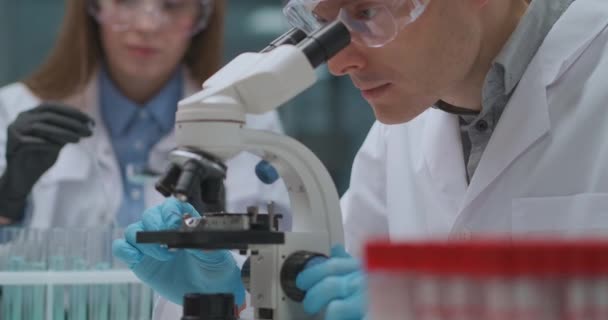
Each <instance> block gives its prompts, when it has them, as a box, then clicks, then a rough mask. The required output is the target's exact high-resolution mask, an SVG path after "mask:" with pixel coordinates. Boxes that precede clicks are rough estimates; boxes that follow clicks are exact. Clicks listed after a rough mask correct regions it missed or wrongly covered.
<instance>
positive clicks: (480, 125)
mask: <svg viewBox="0 0 608 320" xmlns="http://www.w3.org/2000/svg"><path fill="white" fill-rule="evenodd" d="M489 127H490V126H489V125H488V122H487V121H485V120H479V121H478V122H477V123H476V124H475V128H476V129H477V131H479V132H485V131H486V130H488V128H489Z"/></svg>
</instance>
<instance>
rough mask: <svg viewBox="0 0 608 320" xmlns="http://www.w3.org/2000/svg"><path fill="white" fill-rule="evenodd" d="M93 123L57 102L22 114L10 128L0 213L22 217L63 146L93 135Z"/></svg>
mask: <svg viewBox="0 0 608 320" xmlns="http://www.w3.org/2000/svg"><path fill="white" fill-rule="evenodd" d="M93 124H94V122H93V120H92V119H91V118H89V116H87V115H86V114H84V113H82V112H81V111H79V110H77V109H75V108H72V107H68V106H62V105H56V104H44V103H43V104H41V105H40V106H38V107H36V108H34V109H31V110H28V111H25V112H22V113H20V114H19V116H17V119H16V120H15V121H14V122H13V123H11V124H10V125H9V126H8V129H7V143H6V169H5V171H4V174H3V175H2V177H0V216H2V217H6V218H8V219H10V220H12V221H19V220H21V218H23V213H24V209H25V203H26V199H27V196H28V195H29V193H30V192H31V191H32V188H33V187H34V184H35V183H36V182H37V181H38V179H39V178H40V176H42V175H43V174H44V173H45V172H46V171H47V170H48V169H49V168H50V167H51V166H53V164H55V161H57V157H58V156H59V151H61V148H63V146H65V145H66V144H67V143H76V142H78V141H79V140H80V139H81V138H83V137H89V136H91V135H92V134H93V132H92V127H93Z"/></svg>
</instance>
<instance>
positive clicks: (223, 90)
mask: <svg viewBox="0 0 608 320" xmlns="http://www.w3.org/2000/svg"><path fill="white" fill-rule="evenodd" d="M349 43H350V35H349V31H348V30H347V29H346V27H345V26H344V25H343V24H342V23H340V22H339V21H336V22H334V23H331V24H328V25H326V26H325V27H323V28H321V29H319V30H318V31H317V32H314V33H312V34H310V35H306V34H305V33H303V32H302V31H300V30H297V29H292V30H290V31H289V32H287V33H285V34H284V35H282V36H281V37H279V38H277V39H276V40H275V41H273V42H272V43H271V44H270V45H269V46H268V47H267V48H265V49H264V50H262V51H261V52H259V53H244V54H241V55H239V56H238V57H236V58H235V59H234V60H232V61H231V62H230V63H228V64H227V65H226V66H225V67H224V68H222V69H221V70H219V71H218V72H217V73H216V74H215V75H213V76H212V77H211V78H209V79H208V80H207V81H206V82H205V83H204V84H203V89H202V91H200V92H198V93H196V94H194V95H192V96H190V97H188V98H185V99H184V100H182V101H180V102H179V107H178V111H177V116H176V126H175V128H176V138H177V142H178V146H179V147H178V148H177V149H175V150H174V151H173V152H171V154H170V162H171V166H170V168H169V169H168V170H167V171H166V172H165V174H164V175H163V176H162V177H161V179H160V180H159V181H158V183H157V189H158V190H159V191H160V192H161V193H162V194H164V195H165V196H174V197H176V198H177V199H179V200H180V201H184V202H189V203H190V204H192V205H193V206H194V208H196V209H197V210H198V211H199V212H201V214H202V217H200V218H194V217H186V218H185V219H184V221H183V224H182V226H181V228H180V229H178V230H166V231H155V232H139V233H138V234H137V239H136V240H137V242H139V243H157V244H158V243H160V244H162V245H166V246H168V247H169V248H176V249H179V248H191V249H192V248H197V249H205V250H209V249H231V250H239V251H240V252H241V253H242V254H245V253H248V254H249V255H250V256H249V259H248V261H247V262H246V263H245V265H244V266H243V269H242V274H243V281H244V283H245V287H246V288H247V290H248V291H249V294H250V297H251V301H250V304H251V305H252V307H253V308H254V315H255V319H257V320H292V319H293V320H312V319H321V318H322V316H317V317H313V316H310V315H307V314H305V313H304V311H303V309H302V306H301V301H302V300H303V298H304V294H305V292H302V291H300V290H299V289H298V288H297V287H296V285H295V279H296V276H297V275H298V274H299V273H300V272H301V271H302V270H303V269H304V268H305V267H306V265H307V264H308V263H309V262H311V261H312V260H314V259H318V258H319V257H326V256H327V255H329V251H330V248H331V246H333V245H335V244H342V243H343V242H344V239H343V230H342V217H341V213H340V207H339V196H338V193H337V191H336V188H335V185H334V184H333V181H332V179H331V177H330V175H329V173H328V172H327V170H326V169H325V167H324V166H323V164H322V163H321V161H320V160H319V159H318V158H317V157H316V156H315V155H314V154H313V153H312V152H311V151H310V150H308V149H307V148H306V147H305V146H304V145H303V144H301V143H300V142H298V141H296V140H294V139H292V138H290V137H287V136H284V135H280V134H275V133H271V132H265V131H260V130H250V129H246V128H244V124H245V114H246V113H250V114H260V113H264V112H268V111H271V110H274V109H276V108H278V107H279V106H281V105H282V104H284V103H285V102H287V101H289V100H290V99H292V98H293V97H295V96H296V95H298V94H299V93H301V92H302V91H304V90H305V89H307V88H308V87H310V86H311V85H313V84H314V83H315V82H316V74H315V68H316V67H318V66H319V65H321V64H323V63H325V62H326V61H327V60H328V59H330V58H331V57H332V56H334V55H335V54H336V53H338V52H339V51H340V50H342V49H343V48H345V47H346V46H347V45H348V44H349ZM240 152H250V153H253V154H255V155H258V156H259V157H260V158H262V159H263V160H265V161H267V162H269V163H270V164H271V165H272V166H273V167H274V168H276V170H277V172H278V173H279V175H280V177H281V178H282V179H283V181H284V183H285V185H286V187H287V189H288V193H289V199H290V203H291V212H292V215H293V217H292V219H293V227H292V230H291V231H290V232H282V231H279V230H278V221H279V219H280V218H281V214H280V213H278V212H275V211H276V210H275V208H274V207H273V205H272V204H269V206H268V208H267V210H266V211H267V213H266V214H261V213H260V208H257V207H253V206H252V207H249V208H248V209H247V212H245V213H226V212H224V196H225V191H224V185H223V180H224V178H225V177H226V170H227V169H226V166H225V165H224V161H226V160H227V159H230V158H231V157H233V156H235V155H237V154H238V153H240ZM252 174H253V172H252ZM185 305H186V304H184V306H185ZM228 318H230V317H228ZM193 319H194V318H193ZM204 319H207V318H204ZM213 319H216V318H213ZM217 319H223V318H217Z"/></svg>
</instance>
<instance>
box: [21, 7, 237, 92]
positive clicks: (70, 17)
mask: <svg viewBox="0 0 608 320" xmlns="http://www.w3.org/2000/svg"><path fill="white" fill-rule="evenodd" d="M224 10H225V5H224V0H214V10H213V13H212V15H211V17H210V20H209V23H208V25H207V27H206V28H205V30H203V31H201V32H199V33H198V34H196V35H195V36H193V37H192V39H191V41H190V46H189V48H188V50H187V51H186V54H185V55H184V58H183V63H184V64H185V65H186V67H187V68H188V71H189V73H190V75H191V76H192V78H193V79H194V80H195V81H196V82H197V84H199V85H200V84H202V83H203V82H204V81H205V80H206V79H207V78H209V77H210V76H211V75H212V74H213V73H214V72H215V71H217V70H218V69H219V67H220V66H221V61H222V46H223V33H224V26H223V25H224ZM102 56H103V51H102V48H101V39H100V35H99V27H98V25H97V22H96V21H95V19H94V18H93V17H92V16H91V15H90V14H88V12H87V0H68V1H66V15H65V18H64V21H63V24H62V27H61V30H60V32H59V37H58V39H57V42H56V43H55V46H54V48H53V50H52V51H51V53H50V55H49V57H48V58H47V60H46V61H45V63H44V64H43V65H42V66H41V67H40V68H39V69H38V70H37V71H35V72H34V73H33V74H32V75H31V76H29V77H28V78H27V79H25V80H24V83H25V85H26V86H27V87H28V88H29V89H30V90H31V91H32V92H33V93H34V94H35V95H36V96H38V97H39V98H40V99H43V100H61V99H65V98H67V97H69V96H72V95H74V94H77V93H79V92H80V91H82V90H83V89H84V88H85V87H86V85H87V84H88V83H89V81H90V79H91V76H92V75H93V73H94V72H95V70H96V69H97V67H98V64H99V62H100V60H101V58H102Z"/></svg>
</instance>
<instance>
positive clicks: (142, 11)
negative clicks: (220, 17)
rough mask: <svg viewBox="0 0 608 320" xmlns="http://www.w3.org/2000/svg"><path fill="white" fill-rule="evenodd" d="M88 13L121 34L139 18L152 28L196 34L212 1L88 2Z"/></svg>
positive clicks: (109, 0)
mask: <svg viewBox="0 0 608 320" xmlns="http://www.w3.org/2000/svg"><path fill="white" fill-rule="evenodd" d="M88 9H89V12H90V13H91V15H93V16H94V17H95V19H96V20H97V21H98V22H99V23H103V24H107V25H110V26H112V28H114V30H116V31H125V30H128V29H129V28H131V27H132V26H133V24H134V23H138V21H143V20H140V19H144V18H145V19H146V20H145V21H146V23H150V24H152V26H153V27H155V28H163V29H171V30H177V31H186V32H190V33H191V34H193V35H194V34H196V33H198V32H199V31H201V30H203V29H205V27H207V24H208V23H209V19H210V17H211V13H212V12H213V0H89V6H88Z"/></svg>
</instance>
